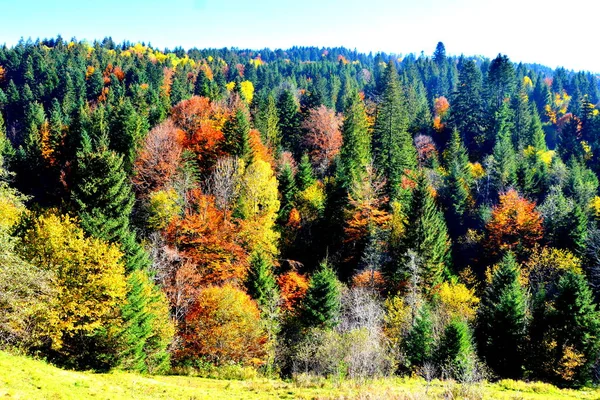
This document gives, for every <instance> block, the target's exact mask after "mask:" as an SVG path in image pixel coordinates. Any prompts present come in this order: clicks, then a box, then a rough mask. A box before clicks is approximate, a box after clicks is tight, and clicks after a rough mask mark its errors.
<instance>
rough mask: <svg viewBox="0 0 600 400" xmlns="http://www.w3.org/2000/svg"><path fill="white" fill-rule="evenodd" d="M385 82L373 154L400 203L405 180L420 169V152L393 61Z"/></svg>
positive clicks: (388, 186) (377, 119) (393, 197)
mask: <svg viewBox="0 0 600 400" xmlns="http://www.w3.org/2000/svg"><path fill="white" fill-rule="evenodd" d="M384 80H385V89H384V91H383V94H382V99H381V102H380V103H379V105H378V106H377V116H376V118H375V126H374V129H373V154H374V160H375V166H376V167H377V168H378V169H379V171H380V172H381V173H383V174H384V175H385V176H386V177H387V192H388V195H389V196H390V198H391V199H396V198H397V197H398V196H399V195H400V188H401V184H402V177H404V176H406V175H407V174H409V173H410V171H412V170H414V169H415V168H416V166H417V151H416V149H415V147H414V145H413V140H412V137H411V135H410V134H409V132H408V115H407V112H406V107H405V104H404V102H405V99H404V98H403V96H402V92H401V88H400V83H399V81H398V72H397V71H396V67H395V65H394V63H393V62H392V61H390V63H389V64H388V67H387V69H386V73H385V78H384Z"/></svg>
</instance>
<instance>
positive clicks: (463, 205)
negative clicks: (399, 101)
mask: <svg viewBox="0 0 600 400" xmlns="http://www.w3.org/2000/svg"><path fill="white" fill-rule="evenodd" d="M445 158H446V160H447V161H446V163H447V165H448V166H447V168H448V175H447V176H446V191H445V192H446V193H445V194H446V196H445V200H446V201H445V202H446V221H448V230H449V231H450V234H451V236H452V237H458V236H460V235H463V234H464V233H465V232H466V228H467V216H468V212H469V208H470V206H471V203H472V198H471V187H472V184H473V178H472V175H471V169H470V166H469V158H468V155H467V150H466V149H465V148H464V146H463V144H462V141H461V139H460V135H459V133H458V131H456V130H455V131H454V132H453V133H452V139H451V141H450V144H449V146H448V148H447V149H446V157H445Z"/></svg>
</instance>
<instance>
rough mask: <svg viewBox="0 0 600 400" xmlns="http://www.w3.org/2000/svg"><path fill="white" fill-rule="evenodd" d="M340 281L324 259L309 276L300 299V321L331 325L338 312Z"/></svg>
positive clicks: (321, 325)
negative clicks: (305, 288) (305, 289)
mask: <svg viewBox="0 0 600 400" xmlns="http://www.w3.org/2000/svg"><path fill="white" fill-rule="evenodd" d="M340 295H341V293H340V283H339V282H338V280H337V278H336V276H335V272H333V270H332V269H331V268H330V267H329V265H328V264H327V262H326V261H324V262H322V263H321V265H320V267H319V270H318V271H317V272H315V274H314V275H313V276H312V277H311V278H310V282H309V284H308V289H307V291H306V295H305V296H304V299H303V301H302V317H301V318H302V322H303V323H304V324H305V325H306V326H308V327H329V328H331V327H333V326H335V325H336V324H337V322H338V321H337V319H338V316H339V315H338V314H339V312H340Z"/></svg>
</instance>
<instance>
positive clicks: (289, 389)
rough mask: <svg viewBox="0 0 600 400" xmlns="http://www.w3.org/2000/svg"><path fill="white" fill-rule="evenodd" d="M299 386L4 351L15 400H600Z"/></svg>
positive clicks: (435, 386)
mask: <svg viewBox="0 0 600 400" xmlns="http://www.w3.org/2000/svg"><path fill="white" fill-rule="evenodd" d="M304 386H306V387H299V385H298V384H294V383H287V382H282V381H276V380H265V379H261V380H250V381H225V380H216V379H203V378H192V377H185V376H140V375H136V374H130V373H124V372H113V373H109V374H93V373H81V372H73V371H65V370H61V369H59V368H56V367H53V366H51V365H48V364H46V363H44V362H42V361H37V360H33V359H30V358H27V357H20V356H14V355H10V354H7V353H4V352H0V398H11V399H77V400H79V399H111V400H113V399H190V400H191V399H210V400H219V399H298V398H300V399H337V398H343V399H353V398H360V399H426V398H440V399H441V398H444V394H446V395H448V394H450V393H452V397H449V398H468V399H514V400H517V399H540V400H541V399H573V398H580V399H600V390H599V391H594V390H587V391H577V392H575V391H567V390H558V389H556V388H554V387H553V386H550V385H546V384H540V383H533V384H525V383H522V382H513V381H502V382H500V383H498V384H493V385H492V384H486V385H477V386H472V387H468V388H465V387H460V386H458V385H452V384H449V383H443V382H434V383H432V385H431V387H430V388H429V391H428V395H426V394H425V390H426V387H425V382H424V381H421V380H418V379H400V378H398V379H386V380H381V381H376V382H370V383H366V384H361V385H359V384H357V383H353V382H345V383H343V384H341V385H335V384H333V383H332V382H327V381H323V382H321V383H320V384H318V385H317V384H307V385H304Z"/></svg>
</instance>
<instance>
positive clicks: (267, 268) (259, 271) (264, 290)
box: [246, 251, 277, 309]
mask: <svg viewBox="0 0 600 400" xmlns="http://www.w3.org/2000/svg"><path fill="white" fill-rule="evenodd" d="M246 289H247V291H248V294H249V295H250V296H251V297H252V298H253V299H254V300H256V302H257V303H258V305H259V307H260V308H261V309H265V308H269V306H270V305H271V304H272V303H273V302H274V301H276V300H277V283H276V282H275V277H274V276H273V270H272V265H271V263H270V262H269V259H268V258H267V257H266V256H265V255H264V254H263V253H262V252H260V251H256V252H254V254H252V258H251V259H250V270H249V271H248V278H247V280H246Z"/></svg>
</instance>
